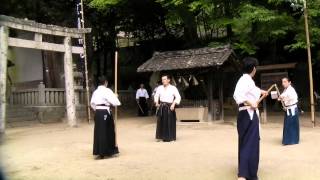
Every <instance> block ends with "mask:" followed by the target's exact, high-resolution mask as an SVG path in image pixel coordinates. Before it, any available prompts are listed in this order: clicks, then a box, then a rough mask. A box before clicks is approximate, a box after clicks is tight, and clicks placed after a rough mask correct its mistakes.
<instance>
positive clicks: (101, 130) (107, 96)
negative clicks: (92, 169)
mask: <svg viewBox="0 0 320 180" xmlns="http://www.w3.org/2000/svg"><path fill="white" fill-rule="evenodd" d="M107 85H108V82H107V80H106V78H105V77H100V78H99V86H98V88H97V89H96V90H95V91H94V92H93V94H92V98H91V102H90V104H91V107H92V109H93V110H94V111H95V115H94V122H95V123H94V141H93V155H96V156H97V157H96V159H103V158H104V157H105V156H108V157H111V156H113V155H115V154H118V153H119V149H118V146H117V144H116V138H115V136H116V134H115V125H114V121H113V117H112V113H111V109H110V107H111V106H120V105H121V103H120V101H119V99H118V98H117V96H116V95H115V94H114V93H113V92H112V90H111V89H109V88H107Z"/></svg>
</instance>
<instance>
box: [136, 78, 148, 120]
mask: <svg viewBox="0 0 320 180" xmlns="http://www.w3.org/2000/svg"><path fill="white" fill-rule="evenodd" d="M148 99H149V94H148V92H147V90H146V89H145V88H144V84H140V88H139V89H138V90H137V93H136V100H137V105H138V115H139V116H148Z"/></svg>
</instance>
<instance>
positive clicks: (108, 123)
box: [93, 109, 119, 156]
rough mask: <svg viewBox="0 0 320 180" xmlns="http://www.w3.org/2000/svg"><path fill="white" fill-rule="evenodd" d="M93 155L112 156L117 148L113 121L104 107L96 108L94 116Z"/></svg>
mask: <svg viewBox="0 0 320 180" xmlns="http://www.w3.org/2000/svg"><path fill="white" fill-rule="evenodd" d="M94 121H95V124H94V141H93V155H100V156H112V155H114V154H118V153H119V150H118V147H116V144H115V129H114V121H113V117H112V115H111V113H109V111H108V110H106V109H97V110H96V112H95V116H94Z"/></svg>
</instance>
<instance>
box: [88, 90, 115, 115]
mask: <svg viewBox="0 0 320 180" xmlns="http://www.w3.org/2000/svg"><path fill="white" fill-rule="evenodd" d="M100 104H104V105H105V106H97V105H100ZM90 105H91V107H92V109H94V110H96V109H107V110H108V111H109V112H110V106H120V105H121V103H120V101H119V99H118V98H117V96H116V95H115V94H114V93H113V92H112V90H111V89H109V88H107V87H105V86H102V85H101V86H98V88H97V89H96V90H95V91H94V92H93V94H92V97H91V102H90Z"/></svg>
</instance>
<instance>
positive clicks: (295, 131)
mask: <svg viewBox="0 0 320 180" xmlns="http://www.w3.org/2000/svg"><path fill="white" fill-rule="evenodd" d="M291 110H292V109H289V110H288V111H289V115H288V114H287V112H286V113H285V116H284V124H283V139H282V144H283V145H292V144H299V137H300V135H299V133H300V128H299V111H298V108H295V109H294V111H295V113H294V115H293V113H292V112H291Z"/></svg>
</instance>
